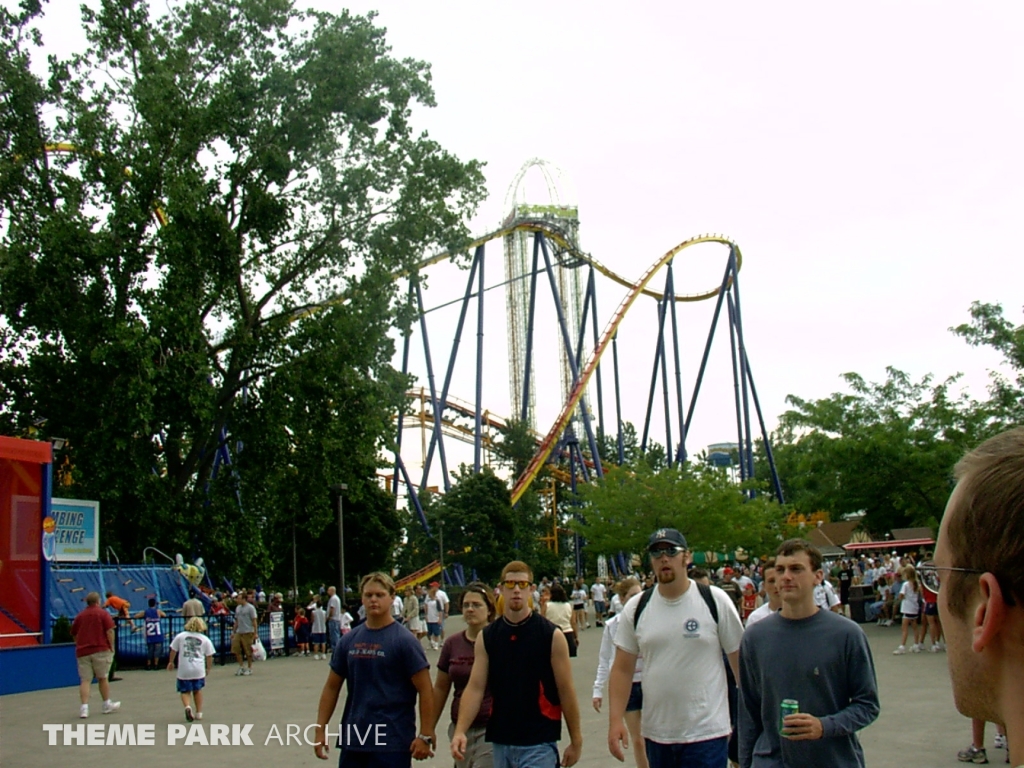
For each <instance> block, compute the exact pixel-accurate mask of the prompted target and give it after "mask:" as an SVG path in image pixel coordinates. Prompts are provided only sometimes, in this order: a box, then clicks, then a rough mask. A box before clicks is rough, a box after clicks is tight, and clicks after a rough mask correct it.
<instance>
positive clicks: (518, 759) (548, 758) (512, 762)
mask: <svg viewBox="0 0 1024 768" xmlns="http://www.w3.org/2000/svg"><path fill="white" fill-rule="evenodd" d="M494 768H558V745H557V744H556V743H555V742H553V741H549V742H545V743H543V744H531V745H530V746H528V747H523V746H519V745H516V744H495V745H494Z"/></svg>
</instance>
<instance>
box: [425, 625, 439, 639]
mask: <svg viewBox="0 0 1024 768" xmlns="http://www.w3.org/2000/svg"><path fill="white" fill-rule="evenodd" d="M427 636H428V637H440V636H441V625H440V624H431V623H430V622H429V621H428V622H427Z"/></svg>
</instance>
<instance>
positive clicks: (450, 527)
mask: <svg viewBox="0 0 1024 768" xmlns="http://www.w3.org/2000/svg"><path fill="white" fill-rule="evenodd" d="M454 480H455V483H454V485H452V487H451V489H450V490H449V491H448V492H447V493H446V494H444V496H442V497H441V498H440V500H439V502H438V509H437V522H438V526H443V527H444V548H445V551H446V552H447V553H450V554H449V556H450V557H451V560H452V561H457V562H459V563H461V564H462V567H463V569H464V570H465V572H466V575H467V578H468V576H469V575H470V573H471V572H472V570H474V569H475V570H476V572H477V575H478V576H479V577H480V578H481V579H484V580H493V579H495V578H497V577H498V575H499V574H500V573H501V569H502V567H503V566H504V565H505V563H507V562H508V561H509V560H515V559H522V558H523V557H524V553H523V552H522V548H523V545H524V544H526V545H527V546H529V545H530V542H528V541H524V539H523V536H524V534H526V531H524V529H523V526H522V525H521V518H520V516H519V515H518V514H517V512H516V511H515V510H513V508H512V501H511V497H510V495H509V490H508V486H507V485H506V484H505V481H504V480H502V479H501V478H499V477H498V476H497V475H495V474H494V472H493V470H491V468H490V467H484V468H483V469H482V470H481V471H480V472H479V473H474V472H473V471H472V469H471V468H470V467H467V466H466V465H465V464H463V465H461V466H460V467H459V470H458V472H457V473H455V475H454ZM445 561H446V563H447V562H448V556H446V558H445Z"/></svg>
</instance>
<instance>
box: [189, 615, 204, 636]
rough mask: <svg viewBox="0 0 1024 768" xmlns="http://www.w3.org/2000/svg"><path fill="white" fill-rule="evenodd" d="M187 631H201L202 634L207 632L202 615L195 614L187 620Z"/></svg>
mask: <svg viewBox="0 0 1024 768" xmlns="http://www.w3.org/2000/svg"><path fill="white" fill-rule="evenodd" d="M185 631H186V632H199V633H200V634H202V633H205V632H206V622H205V621H203V619H202V618H201V617H200V616H193V617H192V618H191V619H189V620H188V621H186V622H185Z"/></svg>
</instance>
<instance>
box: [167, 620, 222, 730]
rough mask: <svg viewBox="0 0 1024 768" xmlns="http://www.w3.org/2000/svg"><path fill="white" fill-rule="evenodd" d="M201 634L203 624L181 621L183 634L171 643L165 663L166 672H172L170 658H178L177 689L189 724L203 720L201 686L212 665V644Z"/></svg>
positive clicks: (201, 622) (204, 624)
mask: <svg viewBox="0 0 1024 768" xmlns="http://www.w3.org/2000/svg"><path fill="white" fill-rule="evenodd" d="M205 632H206V622H205V621H203V620H202V619H201V618H200V617H198V616H193V617H192V618H191V619H189V620H188V621H187V622H185V631H184V632H179V633H178V634H177V635H175V636H174V639H173V640H171V656H170V659H169V660H168V662H167V669H169V670H172V671H173V670H174V657H175V656H177V657H178V679H177V689H178V693H179V694H181V703H182V704H184V705H185V719H186V720H188V721H189V722H192V720H202V719H203V687H204V686H205V685H206V675H207V674H208V673H209V671H210V666H211V665H212V663H213V654H214V648H213V643H212V642H210V638H208V637H207V636H206V634H205ZM193 704H194V705H195V708H194V709H193ZM193 713H194V714H193Z"/></svg>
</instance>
